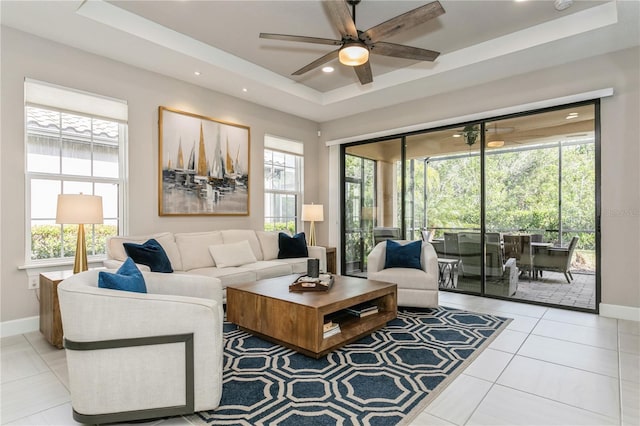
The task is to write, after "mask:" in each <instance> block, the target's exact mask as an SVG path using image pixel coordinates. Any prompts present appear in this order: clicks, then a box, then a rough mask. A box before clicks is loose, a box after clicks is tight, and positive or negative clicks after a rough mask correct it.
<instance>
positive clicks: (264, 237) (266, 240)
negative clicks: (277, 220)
mask: <svg viewBox="0 0 640 426" xmlns="http://www.w3.org/2000/svg"><path fill="white" fill-rule="evenodd" d="M256 236H257V237H258V241H260V248H261V249H262V257H263V260H274V259H277V258H278V251H279V248H278V231H256Z"/></svg>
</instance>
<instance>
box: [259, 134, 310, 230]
mask: <svg viewBox="0 0 640 426" xmlns="http://www.w3.org/2000/svg"><path fill="white" fill-rule="evenodd" d="M269 138H271V139H272V141H271V143H266V141H267V139H269ZM277 140H284V141H286V142H288V143H294V144H299V145H300V147H301V148H302V149H304V145H303V144H302V142H299V141H292V140H288V139H283V138H280V137H276V136H270V135H265V146H264V148H263V160H262V165H263V184H264V183H265V180H266V179H265V178H266V177H265V171H266V167H267V165H269V166H273V164H274V163H273V155H272V156H271V162H269V163H267V161H266V160H265V158H264V157H265V154H266V153H267V152H273V153H280V154H283V155H288V156H291V157H294V159H295V167H293V168H294V169H295V171H296V174H297V177H298V178H297V179H296V190H293V191H292V190H283V189H268V188H267V187H266V185H265V187H264V188H263V190H264V191H263V192H264V200H266V198H267V196H269V195H290V196H293V197H294V199H295V203H296V207H295V216H294V217H293V218H289V217H286V218H284V219H287V221H288V220H290V219H293V222H294V224H295V233H297V232H299V231H298V230H299V229H304V223H303V222H302V219H301V212H302V204H304V153H302V154H300V153H295V152H291V151H288V150H286V149H278V148H275V147H274V146H273V145H274V143H277ZM274 141H276V142H274ZM267 145H268V146H267ZM285 163H286V161H285ZM284 167H285V168H291V167H287V166H286V165H285V166H284ZM266 210H267V205H266V202H265V205H264V210H263V229H266V225H267V224H268V223H274V222H273V221H272V219H274V218H275V217H276V216H267V212H266ZM277 217H280V216H277ZM268 220H271V221H268Z"/></svg>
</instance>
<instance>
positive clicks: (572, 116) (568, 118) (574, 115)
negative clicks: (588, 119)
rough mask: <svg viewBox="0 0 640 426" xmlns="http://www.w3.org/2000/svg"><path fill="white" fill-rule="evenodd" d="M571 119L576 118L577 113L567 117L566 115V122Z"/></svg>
mask: <svg viewBox="0 0 640 426" xmlns="http://www.w3.org/2000/svg"><path fill="white" fill-rule="evenodd" d="M572 118H578V113H577V112H572V113H570V114H569V115H567V117H566V119H567V120H571V119H572Z"/></svg>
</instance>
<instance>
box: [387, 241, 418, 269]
mask: <svg viewBox="0 0 640 426" xmlns="http://www.w3.org/2000/svg"><path fill="white" fill-rule="evenodd" d="M421 252H422V241H413V242H411V243H408V244H405V245H402V244H400V243H398V242H397V241H393V240H387V253H386V257H385V260H384V269H387V268H415V269H422V267H421V266H420V254H421Z"/></svg>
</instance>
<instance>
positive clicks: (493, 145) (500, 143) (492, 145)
mask: <svg viewBox="0 0 640 426" xmlns="http://www.w3.org/2000/svg"><path fill="white" fill-rule="evenodd" d="M503 146H504V141H500V140H496V141H489V142H487V147H488V148H501V147H503Z"/></svg>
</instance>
